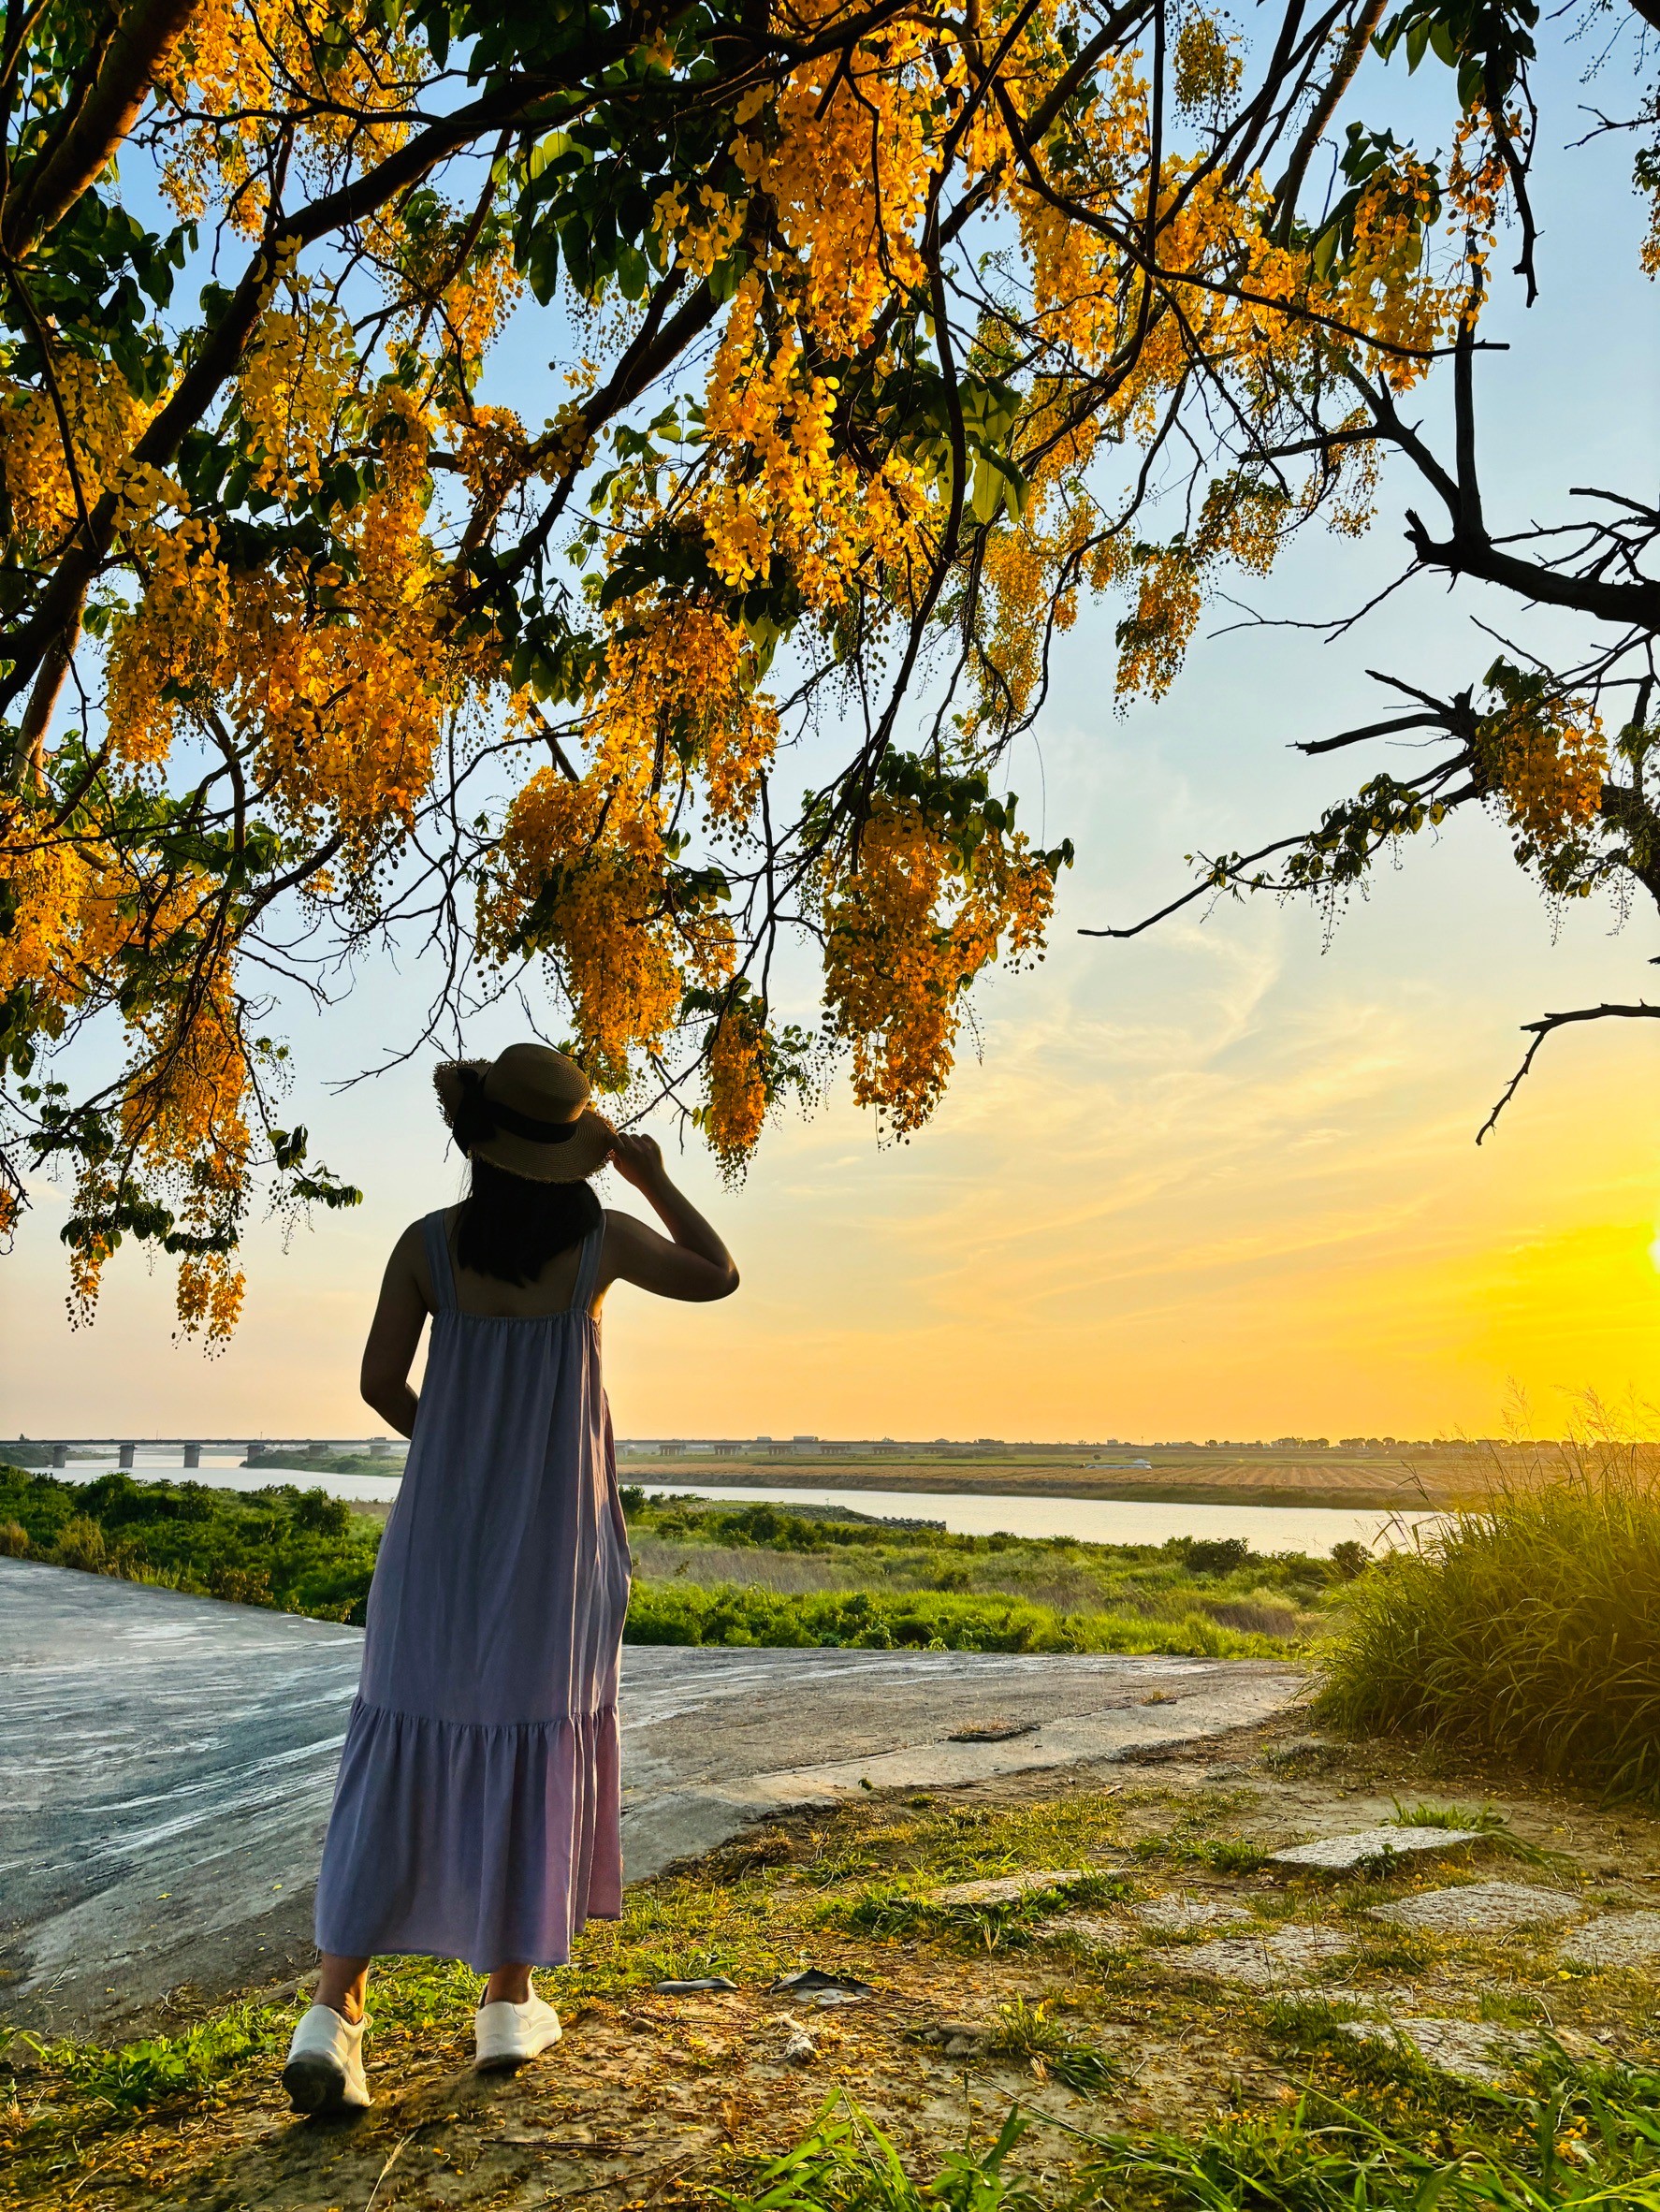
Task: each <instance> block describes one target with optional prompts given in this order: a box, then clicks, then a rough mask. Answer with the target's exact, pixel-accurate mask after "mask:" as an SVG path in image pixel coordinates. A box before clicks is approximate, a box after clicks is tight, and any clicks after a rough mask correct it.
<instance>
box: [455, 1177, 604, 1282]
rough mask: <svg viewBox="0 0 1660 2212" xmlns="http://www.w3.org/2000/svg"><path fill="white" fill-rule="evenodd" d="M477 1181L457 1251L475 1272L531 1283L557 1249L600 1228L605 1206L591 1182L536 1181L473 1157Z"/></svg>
mask: <svg viewBox="0 0 1660 2212" xmlns="http://www.w3.org/2000/svg"><path fill="white" fill-rule="evenodd" d="M472 1166H473V1187H472V1189H471V1190H470V1191H469V1192H468V1194H467V1196H466V1198H465V1199H464V1200H463V1201H462V1202H461V1216H460V1219H459V1222H458V1223H457V1225H456V1257H457V1259H459V1261H460V1263H461V1265H462V1266H463V1267H465V1268H471V1269H472V1271H473V1273H474V1274H475V1275H494V1276H495V1278H496V1280H497V1281H498V1282H501V1283H516V1284H520V1285H522V1284H525V1283H533V1282H534V1281H535V1280H536V1278H537V1276H538V1275H539V1274H540V1273H542V1270H543V1269H544V1268H545V1267H546V1265H547V1262H548V1261H549V1260H550V1259H553V1257H554V1256H555V1254H556V1253H559V1252H565V1251H568V1250H569V1249H570V1247H571V1246H572V1245H573V1244H580V1243H581V1242H582V1240H583V1238H584V1237H585V1236H586V1235H587V1234H588V1232H589V1230H590V1229H597V1228H598V1227H599V1224H600V1220H601V1218H602V1212H603V1209H602V1208H601V1205H600V1201H599V1200H598V1198H597V1197H596V1196H595V1193H594V1188H593V1186H592V1184H591V1183H532V1182H531V1181H530V1180H529V1179H528V1178H527V1177H525V1176H523V1175H510V1174H509V1173H508V1172H507V1170H506V1169H505V1168H496V1167H492V1166H491V1165H490V1163H489V1161H488V1159H475V1160H473V1163H472Z"/></svg>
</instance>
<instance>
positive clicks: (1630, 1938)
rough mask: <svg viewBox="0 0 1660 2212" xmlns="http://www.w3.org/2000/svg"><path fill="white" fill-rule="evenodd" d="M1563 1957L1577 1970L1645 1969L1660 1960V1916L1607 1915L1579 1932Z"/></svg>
mask: <svg viewBox="0 0 1660 2212" xmlns="http://www.w3.org/2000/svg"><path fill="white" fill-rule="evenodd" d="M1562 1956H1563V1957H1564V1958H1570V1959H1572V1960H1573V1961H1574V1963H1575V1965H1577V1966H1630V1967H1645V1966H1652V1965H1653V1963H1654V1961H1655V1960H1656V1959H1660V1913H1608V1914H1604V1915H1603V1916H1602V1918H1600V1919H1597V1920H1587V1921H1586V1923H1585V1925H1584V1927H1583V1928H1575V1930H1574V1932H1573V1934H1572V1935H1570V1936H1569V1937H1568V1939H1567V1941H1566V1942H1565V1943H1564V1944H1563V1945H1562Z"/></svg>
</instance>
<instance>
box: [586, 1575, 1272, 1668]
mask: <svg viewBox="0 0 1660 2212" xmlns="http://www.w3.org/2000/svg"><path fill="white" fill-rule="evenodd" d="M627 1640H628V1641H629V1642H630V1643H633V1644H767V1645H796V1646H803V1645H811V1644H819V1645H834V1646H840V1647H843V1648H846V1649H851V1650H854V1651H877V1652H892V1651H951V1652H1181V1653H1184V1654H1187V1655H1188V1656H1192V1657H1196V1658H1247V1657H1248V1658H1256V1657H1261V1656H1263V1655H1265V1654H1266V1653H1268V1652H1279V1651H1282V1650H1283V1649H1284V1646H1283V1645H1282V1644H1281V1643H1279V1642H1278V1641H1277V1640H1276V1639H1274V1638H1273V1637H1265V1636H1260V1635H1246V1634H1244V1633H1241V1632H1240V1631H1238V1630H1235V1629H1230V1628H1223V1627H1220V1626H1218V1625H1217V1623H1216V1622H1215V1621H1213V1620H1211V1619H1209V1618H1208V1617H1207V1616H1206V1615H1205V1614H1203V1613H1189V1614H1187V1615H1186V1616H1184V1618H1183V1619H1181V1620H1180V1621H1174V1622H1172V1621H1158V1620H1150V1619H1148V1618H1146V1617H1145V1616H1144V1615H1140V1614H1130V1615H1126V1614H1119V1613H1061V1612H1059V1611H1057V1610H1056V1608H1054V1607H1052V1606H1042V1605H1032V1604H1029V1603H1027V1602H1026V1601H1025V1600H1023V1599H1019V1598H1008V1597H997V1596H991V1595H986V1594H964V1593H958V1592H955V1591H933V1590H927V1591H903V1592H898V1591H892V1592H891V1591H868V1590H821V1591H808V1592H806V1593H804V1594H782V1593H779V1592H778V1591H772V1590H762V1589H758V1588H756V1587H755V1586H753V1585H752V1584H747V1583H745V1584H737V1583H725V1584H721V1585H720V1586H718V1587H717V1588H715V1589H712V1590H711V1589H706V1588H704V1587H703V1586H701V1585H700V1584H698V1583H695V1582H686V1581H679V1580H675V1581H645V1580H642V1581H636V1582H635V1584H634V1586H633V1597H632V1600H631V1602H630V1605H629V1611H628V1629H627Z"/></svg>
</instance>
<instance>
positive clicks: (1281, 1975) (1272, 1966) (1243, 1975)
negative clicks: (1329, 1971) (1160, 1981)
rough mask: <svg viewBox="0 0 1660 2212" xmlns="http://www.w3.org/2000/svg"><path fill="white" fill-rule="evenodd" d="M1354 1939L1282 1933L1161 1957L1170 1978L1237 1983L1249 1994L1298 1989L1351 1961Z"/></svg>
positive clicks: (1323, 1931) (1324, 1932) (1317, 1932)
mask: <svg viewBox="0 0 1660 2212" xmlns="http://www.w3.org/2000/svg"><path fill="white" fill-rule="evenodd" d="M1354 1950H1355V1939H1354V1937H1353V1936H1348V1935H1344V1934H1342V1933H1341V1932H1340V1931H1339V1930H1338V1929H1336V1928H1276V1929H1275V1930H1274V1933H1273V1934H1272V1935H1245V1936H1220V1937H1218V1938H1217V1940H1216V1942H1215V1943H1195V1944H1194V1945H1193V1946H1192V1948H1191V1949H1190V1950H1187V1951H1160V1952H1158V1953H1157V1954H1156V1956H1157V1957H1158V1963H1159V1964H1160V1965H1161V1966H1165V1967H1168V1968H1169V1969H1170V1971H1171V1972H1172V1973H1180V1974H1202V1975H1203V1976H1204V1977H1205V1979H1206V1980H1207V1981H1214V1982H1241V1983H1244V1984H1245V1986H1246V1987H1247V1988H1252V1989H1293V1988H1299V1987H1300V1986H1301V1985H1302V1984H1303V1981H1305V1980H1306V1978H1307V1976H1308V1975H1309V1974H1310V1973H1317V1972H1318V1971H1319V1969H1320V1968H1321V1967H1323V1966H1328V1965H1330V1964H1331V1963H1332V1961H1334V1960H1336V1959H1339V1958H1343V1959H1347V1958H1350V1957H1353V1956H1354Z"/></svg>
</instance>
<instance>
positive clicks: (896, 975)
mask: <svg viewBox="0 0 1660 2212" xmlns="http://www.w3.org/2000/svg"><path fill="white" fill-rule="evenodd" d="M1054 898H1055V883H1054V879H1053V878H1052V877H1051V875H1050V873H1049V871H1048V869H1047V867H1045V866H1044V865H1043V864H1042V862H1041V859H1039V858H1038V857H1037V856H1036V855H1035V854H1033V853H1032V852H1031V851H1030V850H1029V848H1028V846H1027V840H1026V838H1025V837H1022V836H1021V835H1020V834H1019V833H1018V832H1008V833H1004V834H1001V835H997V834H988V835H987V836H986V837H984V838H983V841H982V842H981V843H980V844H979V845H978V846H977V847H976V848H975V850H974V852H973V856H972V859H971V860H965V859H964V857H963V856H962V854H961V853H960V852H959V851H957V850H956V849H955V848H954V845H953V844H952V842H951V840H950V837H949V835H948V834H947V833H946V832H944V831H942V830H941V829H940V828H939V827H938V826H937V825H935V824H934V823H932V822H929V821H928V819H927V818H926V816H925V812H924V810H923V808H921V806H920V805H919V804H918V803H917V802H915V801H914V800H909V799H890V798H881V799H879V800H878V801H877V803H876V805H875V806H874V808H872V810H871V813H870V816H869V819H868V820H867V821H866V823H865V827H864V835H863V837H862V838H861V840H860V843H859V851H858V856H857V864H856V866H853V865H851V863H850V864H843V865H841V866H827V867H826V869H825V871H824V877H823V926H824V996H825V1000H826V1003H827V1005H828V1007H829V1010H830V1013H831V1016H832V1018H833V1020H834V1022H835V1025H836V1027H837V1033H838V1034H839V1035H840V1036H841V1037H842V1038H843V1039H845V1040H846V1041H848V1042H849V1043H851V1045H852V1080H853V1096H854V1098H855V1099H858V1101H859V1103H860V1104H861V1105H862V1106H872V1107H874V1108H875V1109H876V1110H877V1112H878V1113H880V1114H881V1117H882V1118H883V1120H884V1122H885V1124H886V1126H887V1128H889V1129H890V1130H891V1131H892V1133H893V1134H894V1135H895V1136H898V1137H908V1136H910V1134H911V1133H912V1132H913V1131H914V1130H916V1129H918V1128H921V1127H922V1126H923V1124H924V1123H925V1121H926V1120H927V1119H928V1116H929V1115H930V1114H931V1113H933V1111H934V1108H935V1107H936V1106H937V1105H938V1103H939V1099H940V1097H941V1096H942V1094H943V1092H944V1089H945V1085H946V1082H947V1080H948V1079H949V1077H950V1074H951V1070H952V1065H953V1059H954V1048H955V1044H956V1037H957V1030H958V1028H959V1026H960V1025H961V1022H962V1016H963V993H964V992H965V990H966V989H967V987H968V984H969V983H971V982H973V980H974V978H975V977H976V976H977V975H978V974H979V973H980V972H981V970H982V969H983V968H986V967H987V966H989V965H990V963H991V962H993V961H994V960H996V959H997V957H998V954H999V951H1000V952H1001V953H1002V956H1003V957H1004V958H1005V959H1006V960H1008V961H1009V962H1010V963H1011V964H1012V965H1019V964H1020V963H1021V962H1022V961H1023V960H1026V959H1028V958H1032V957H1036V956H1039V955H1041V951H1042V945H1043V936H1044V931H1045V929H1046V928H1047V926H1048V922H1049V915H1050V911H1051V909H1052V907H1053V904H1054Z"/></svg>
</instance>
